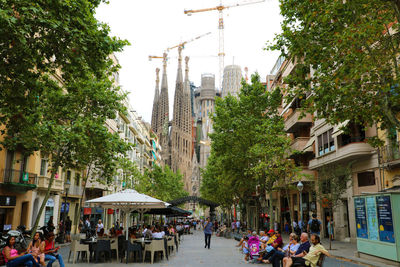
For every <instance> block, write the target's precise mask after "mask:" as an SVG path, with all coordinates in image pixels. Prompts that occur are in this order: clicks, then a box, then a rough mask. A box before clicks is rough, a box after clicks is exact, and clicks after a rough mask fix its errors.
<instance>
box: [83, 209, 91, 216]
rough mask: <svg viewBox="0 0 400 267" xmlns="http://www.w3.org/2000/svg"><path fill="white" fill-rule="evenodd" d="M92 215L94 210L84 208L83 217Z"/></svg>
mask: <svg viewBox="0 0 400 267" xmlns="http://www.w3.org/2000/svg"><path fill="white" fill-rule="evenodd" d="M90 214H92V208H83V215H90Z"/></svg>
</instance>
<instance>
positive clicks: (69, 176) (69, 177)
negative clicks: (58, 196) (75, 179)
mask: <svg viewBox="0 0 400 267" xmlns="http://www.w3.org/2000/svg"><path fill="white" fill-rule="evenodd" d="M67 181H68V182H70V183H71V171H67Z"/></svg>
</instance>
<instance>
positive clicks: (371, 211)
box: [365, 197, 379, 240]
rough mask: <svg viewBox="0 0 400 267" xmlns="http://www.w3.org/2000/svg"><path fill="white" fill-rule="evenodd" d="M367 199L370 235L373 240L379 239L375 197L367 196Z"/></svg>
mask: <svg viewBox="0 0 400 267" xmlns="http://www.w3.org/2000/svg"><path fill="white" fill-rule="evenodd" d="M365 200H366V204H367V223H368V237H369V239H371V240H379V231H378V216H377V214H376V202H375V197H366V198H365Z"/></svg>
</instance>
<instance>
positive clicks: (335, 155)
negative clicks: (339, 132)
mask: <svg viewBox="0 0 400 267" xmlns="http://www.w3.org/2000/svg"><path fill="white" fill-rule="evenodd" d="M374 153H375V149H374V148H373V147H372V146H370V145H369V144H367V143H365V142H355V143H349V144H347V145H345V146H342V147H340V148H338V149H337V150H335V151H332V152H329V153H327V154H324V155H322V156H319V157H317V158H315V159H313V160H311V161H310V164H309V166H308V167H309V168H310V169H311V170H313V169H317V168H320V167H322V166H324V165H326V164H331V163H339V162H350V161H352V160H355V159H360V158H365V157H369V156H371V155H372V154H374Z"/></svg>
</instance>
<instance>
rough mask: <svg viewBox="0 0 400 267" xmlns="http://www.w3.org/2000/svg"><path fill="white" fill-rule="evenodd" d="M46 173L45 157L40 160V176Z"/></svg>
mask: <svg viewBox="0 0 400 267" xmlns="http://www.w3.org/2000/svg"><path fill="white" fill-rule="evenodd" d="M46 175H47V159H42V160H41V161H40V176H46Z"/></svg>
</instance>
